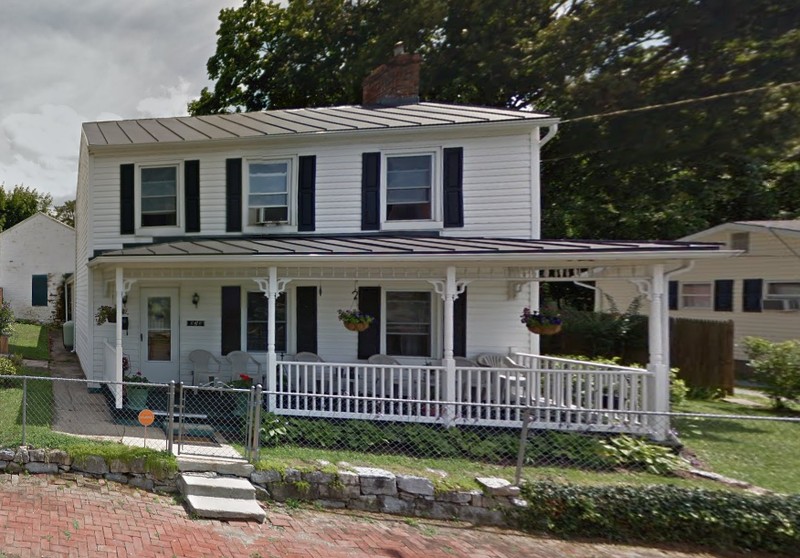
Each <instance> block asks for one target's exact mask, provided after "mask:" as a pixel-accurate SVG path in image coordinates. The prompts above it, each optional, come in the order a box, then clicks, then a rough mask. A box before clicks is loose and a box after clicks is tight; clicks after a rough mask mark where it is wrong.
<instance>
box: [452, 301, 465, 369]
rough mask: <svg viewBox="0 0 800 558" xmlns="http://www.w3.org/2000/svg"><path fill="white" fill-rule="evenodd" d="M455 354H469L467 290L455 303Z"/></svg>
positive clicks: (463, 355)
mask: <svg viewBox="0 0 800 558" xmlns="http://www.w3.org/2000/svg"><path fill="white" fill-rule="evenodd" d="M453 356H460V357H466V356H467V291H466V290H465V291H464V292H463V293H461V294H460V295H459V296H458V298H457V299H456V300H455V302H454V303H453Z"/></svg>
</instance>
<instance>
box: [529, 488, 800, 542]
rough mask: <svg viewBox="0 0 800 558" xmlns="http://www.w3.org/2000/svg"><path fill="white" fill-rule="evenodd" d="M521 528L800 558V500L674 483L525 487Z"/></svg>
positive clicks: (564, 534) (798, 497)
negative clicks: (525, 506) (770, 553)
mask: <svg viewBox="0 0 800 558" xmlns="http://www.w3.org/2000/svg"><path fill="white" fill-rule="evenodd" d="M522 495H523V497H524V498H525V500H527V502H528V507H527V508H525V509H523V510H518V511H515V512H513V513H514V514H515V517H514V519H515V520H516V521H518V524H519V527H520V528H522V529H524V530H527V531H537V532H541V531H544V532H549V533H553V534H555V535H559V536H563V537H588V538H600V539H609V540H613V541H645V542H648V543H654V542H672V543H678V542H680V543H690V544H696V545H702V546H708V547H713V548H718V549H736V550H745V551H769V552H776V553H782V554H791V555H795V556H796V555H797V552H798V549H800V495H791V496H782V495H754V494H747V493H739V492H731V491H726V490H719V491H716V490H705V489H689V488H682V487H676V486H670V485H653V486H625V485H612V486H608V485H605V486H583V485H581V486H577V485H570V484H560V483H554V482H552V481H540V482H533V483H529V484H525V485H524V486H523V487H522Z"/></svg>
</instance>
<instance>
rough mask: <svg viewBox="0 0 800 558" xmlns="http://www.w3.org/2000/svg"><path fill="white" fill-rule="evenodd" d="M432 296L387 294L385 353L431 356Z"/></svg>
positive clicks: (424, 293) (419, 293)
mask: <svg viewBox="0 0 800 558" xmlns="http://www.w3.org/2000/svg"><path fill="white" fill-rule="evenodd" d="M431 329H432V319H431V293H429V292H403V291H387V292H386V353H387V354H390V355H396V356H424V357H429V356H431Z"/></svg>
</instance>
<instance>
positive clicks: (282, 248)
mask: <svg viewBox="0 0 800 558" xmlns="http://www.w3.org/2000/svg"><path fill="white" fill-rule="evenodd" d="M735 253H736V252H733V251H729V250H723V249H721V246H720V245H719V244H710V243H698V242H678V241H611V240H606V241H601V240H528V239H512V238H485V237H475V238H467V237H441V236H430V237H428V236H386V235H349V236H325V235H296V236H259V237H231V236H228V237H218V238H202V239H201V238H198V239H181V240H174V241H168V242H159V243H153V244H143V245H138V246H130V247H125V248H123V249H121V250H113V251H106V252H101V253H96V254H95V257H94V258H93V263H94V264H95V265H96V264H100V263H112V262H113V263H118V264H119V263H156V262H170V263H176V262H178V261H183V262H186V263H191V262H200V261H205V262H207V261H215V262H220V261H239V262H245V261H248V262H253V261H255V262H261V263H263V262H265V261H270V262H292V263H301V262H304V261H305V262H314V263H321V262H322V261H331V262H334V261H348V262H350V261H354V260H362V261H363V260H368V261H376V260H377V261H453V262H457V261H467V262H469V261H489V262H491V261H498V262H501V261H530V262H532V261H551V262H566V261H582V262H584V261H585V262H590V261H593V260H597V261H609V260H619V259H623V260H628V261H630V260H642V259H645V260H662V261H663V260H673V259H693V258H705V257H727V256H730V255H733V254H735Z"/></svg>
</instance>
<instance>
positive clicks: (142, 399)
mask: <svg viewBox="0 0 800 558" xmlns="http://www.w3.org/2000/svg"><path fill="white" fill-rule="evenodd" d="M125 362H126V358H125V357H123V359H122V368H123V371H122V381H123V382H124V383H125V384H126V385H125V395H126V397H127V398H128V408H129V409H133V410H135V411H141V410H142V409H145V408H146V407H147V395H148V390H147V386H146V385H144V384H148V383H150V380H148V379H147V377H146V376H145V375H144V374H142V371H141V370H137V371H136V374H132V375H130V376H129V375H127V374H125Z"/></svg>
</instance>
